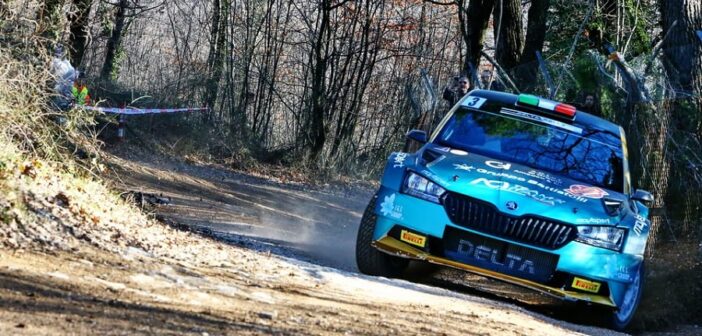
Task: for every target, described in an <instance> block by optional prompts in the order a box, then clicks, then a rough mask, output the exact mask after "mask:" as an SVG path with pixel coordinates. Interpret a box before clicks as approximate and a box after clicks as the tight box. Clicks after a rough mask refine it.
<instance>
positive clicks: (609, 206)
mask: <svg viewBox="0 0 702 336" xmlns="http://www.w3.org/2000/svg"><path fill="white" fill-rule="evenodd" d="M623 203H624V202H623V201H621V200H618V199H614V198H608V197H605V198H603V199H602V205H603V206H604V209H605V211H606V212H607V214H608V215H610V216H618V215H619V212H620V211H621V208H622V204H623Z"/></svg>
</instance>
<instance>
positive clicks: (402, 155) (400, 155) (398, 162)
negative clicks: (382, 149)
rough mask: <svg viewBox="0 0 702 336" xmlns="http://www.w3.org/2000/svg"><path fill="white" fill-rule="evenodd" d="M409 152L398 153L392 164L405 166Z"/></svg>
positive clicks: (396, 166)
mask: <svg viewBox="0 0 702 336" xmlns="http://www.w3.org/2000/svg"><path fill="white" fill-rule="evenodd" d="M407 155H408V154H407V153H403V152H400V153H397V155H395V158H394V159H393V162H394V164H393V165H392V167H393V168H403V167H404V166H405V159H407Z"/></svg>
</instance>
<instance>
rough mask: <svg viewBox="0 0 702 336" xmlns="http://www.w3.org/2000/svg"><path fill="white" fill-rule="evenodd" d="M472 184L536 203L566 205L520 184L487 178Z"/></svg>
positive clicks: (476, 180)
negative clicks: (529, 199)
mask: <svg viewBox="0 0 702 336" xmlns="http://www.w3.org/2000/svg"><path fill="white" fill-rule="evenodd" d="M470 184H472V185H475V184H483V185H484V186H486V187H488V188H491V189H497V190H502V191H506V192H511V193H515V194H518V195H523V196H527V197H529V198H531V199H533V200H535V201H538V202H541V203H544V204H548V205H555V204H556V203H558V204H564V203H565V201H563V200H561V199H557V198H554V197H551V196H546V195H544V194H542V193H540V192H538V191H536V190H532V189H529V188H527V187H525V186H521V185H518V184H510V183H509V182H505V181H495V180H488V179H486V178H483V177H481V178H477V179H475V180H473V181H471V182H470Z"/></svg>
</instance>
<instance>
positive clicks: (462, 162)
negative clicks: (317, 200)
mask: <svg viewBox="0 0 702 336" xmlns="http://www.w3.org/2000/svg"><path fill="white" fill-rule="evenodd" d="M408 137H409V138H410V139H412V140H415V141H418V142H420V143H423V144H424V145H423V146H422V148H421V149H419V150H418V151H417V152H416V153H413V154H410V153H404V152H399V153H393V154H392V155H390V157H389V159H388V161H387V165H386V167H385V171H384V174H383V178H382V181H381V187H380V189H379V190H378V192H377V193H376V194H375V195H374V197H373V198H372V199H371V201H370V203H369V204H368V207H367V209H366V211H365V213H364V215H363V218H362V220H361V224H360V227H359V232H358V237H357V242H356V262H357V265H358V268H359V270H360V271H361V272H363V273H366V274H370V275H378V276H399V275H400V274H401V273H402V272H403V271H404V269H405V268H406V266H407V265H408V261H409V260H410V259H414V260H423V261H428V262H431V263H435V264H439V265H444V266H450V267H454V268H458V269H462V270H465V271H469V272H473V273H477V274H480V275H484V276H487V277H491V278H496V279H500V280H503V281H506V282H510V283H512V284H516V285H520V286H523V287H527V288H530V289H533V290H536V291H540V292H542V293H546V294H549V295H552V296H556V297H558V298H562V299H565V300H568V301H584V302H588V303H592V304H597V305H599V306H601V307H603V308H606V309H605V311H606V316H607V319H609V322H610V323H611V326H612V327H613V328H615V329H623V328H624V327H626V325H627V324H628V323H629V322H630V321H631V318H632V316H633V315H634V311H635V310H636V307H637V305H638V303H639V300H640V297H641V292H642V285H643V274H644V264H643V259H644V257H643V255H644V250H645V248H646V241H647V238H648V234H649V227H650V222H649V220H648V219H647V217H648V208H647V207H646V205H645V204H644V203H646V202H651V201H652V200H653V197H652V196H651V194H650V193H648V192H646V191H643V190H633V189H632V186H631V178H630V176H629V167H628V162H627V148H626V138H625V135H624V131H623V129H622V128H621V127H619V126H617V125H614V124H612V123H610V122H608V121H605V120H603V119H600V118H598V117H595V116H592V115H589V114H587V113H584V112H581V111H577V110H576V108H575V107H573V106H570V105H567V104H562V103H558V102H554V101H551V100H548V99H543V98H539V97H536V96H532V95H525V94H521V95H518V96H517V95H513V94H508V93H501V92H493V91H483V90H475V91H472V92H470V93H469V94H468V95H467V96H466V97H464V98H463V99H462V100H461V101H460V102H459V103H458V104H457V105H456V106H455V107H454V108H453V109H452V110H451V111H450V112H449V113H448V114H447V116H446V117H445V118H444V119H443V120H442V121H441V123H440V125H439V127H438V128H437V129H436V130H435V132H434V133H433V134H432V135H431V137H429V138H427V135H426V134H425V133H424V132H422V131H410V132H409V133H408Z"/></svg>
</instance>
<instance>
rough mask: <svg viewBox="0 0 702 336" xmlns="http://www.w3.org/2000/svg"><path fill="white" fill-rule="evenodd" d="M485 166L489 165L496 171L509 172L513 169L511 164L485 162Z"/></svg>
mask: <svg viewBox="0 0 702 336" xmlns="http://www.w3.org/2000/svg"><path fill="white" fill-rule="evenodd" d="M485 164H486V165H488V167H492V168H495V169H505V170H509V169H510V168H511V167H512V165H511V164H509V163H504V162H500V161H485Z"/></svg>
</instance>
